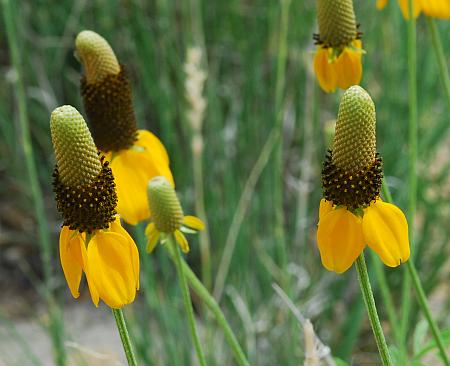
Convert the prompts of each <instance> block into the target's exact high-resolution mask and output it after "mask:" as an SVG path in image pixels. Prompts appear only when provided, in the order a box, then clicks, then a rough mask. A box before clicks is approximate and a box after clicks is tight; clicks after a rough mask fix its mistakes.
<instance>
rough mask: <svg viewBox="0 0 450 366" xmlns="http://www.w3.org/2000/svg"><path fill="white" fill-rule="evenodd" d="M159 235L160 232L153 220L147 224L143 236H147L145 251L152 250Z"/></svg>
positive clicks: (149, 251)
mask: <svg viewBox="0 0 450 366" xmlns="http://www.w3.org/2000/svg"><path fill="white" fill-rule="evenodd" d="M159 235H160V233H159V231H158V230H156V227H155V224H154V223H153V222H151V223H150V224H148V225H147V227H146V229H145V236H146V237H147V248H146V250H147V253H151V252H153V250H154V249H155V247H156V244H158V240H159Z"/></svg>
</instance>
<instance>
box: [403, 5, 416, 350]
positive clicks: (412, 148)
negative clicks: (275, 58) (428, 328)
mask: <svg viewBox="0 0 450 366" xmlns="http://www.w3.org/2000/svg"><path fill="white" fill-rule="evenodd" d="M408 7H409V9H408V12H409V14H410V17H409V20H408V25H407V27H408V32H407V34H408V40H407V41H408V42H407V48H408V51H407V53H408V107H409V125H408V129H409V131H408V133H409V138H408V140H409V161H408V163H409V164H408V165H409V166H408V183H409V184H408V186H409V190H408V212H407V218H408V222H409V223H410V225H409V240H410V243H411V258H410V261H414V250H413V249H414V225H413V223H414V217H415V212H416V203H417V139H418V138H417V59H416V19H415V18H414V16H412V14H413V0H408ZM410 291H411V278H410V276H409V274H408V272H405V275H404V280H403V288H402V312H401V315H402V318H401V323H400V332H401V333H400V334H401V336H402V338H401V340H402V343H405V341H406V337H407V333H408V325H409V315H410V312H411V300H410Z"/></svg>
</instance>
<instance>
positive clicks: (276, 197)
mask: <svg viewBox="0 0 450 366" xmlns="http://www.w3.org/2000/svg"><path fill="white" fill-rule="evenodd" d="M280 5H281V10H280V28H279V38H278V55H277V69H276V84H275V125H276V128H277V129H278V133H279V135H280V138H279V139H277V141H276V142H275V156H274V164H275V166H274V168H275V169H274V174H273V176H274V177H275V179H276V180H278V181H276V182H275V183H276V184H275V185H274V187H273V202H274V207H275V224H274V227H275V242H276V243H277V246H276V248H277V249H278V253H277V256H278V260H279V265H280V267H281V268H284V267H285V265H286V262H287V258H286V237H285V236H286V235H285V232H284V212H283V137H282V136H283V108H282V104H283V103H282V101H283V91H284V88H285V84H286V58H287V36H288V29H289V8H290V5H291V0H280Z"/></svg>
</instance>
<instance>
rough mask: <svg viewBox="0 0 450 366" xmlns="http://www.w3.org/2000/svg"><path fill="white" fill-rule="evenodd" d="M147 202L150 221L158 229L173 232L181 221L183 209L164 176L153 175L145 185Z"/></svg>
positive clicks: (179, 225) (163, 231)
mask: <svg viewBox="0 0 450 366" xmlns="http://www.w3.org/2000/svg"><path fill="white" fill-rule="evenodd" d="M147 195H148V204H149V208H150V212H151V213H152V217H151V219H152V221H153V222H154V224H155V227H156V229H157V230H158V231H160V232H162V233H173V232H174V231H175V230H178V229H179V228H180V227H181V225H182V223H183V218H184V215H183V209H182V208H181V205H180V201H179V200H178V197H177V194H176V192H175V190H174V189H173V187H172V185H171V184H170V183H169V181H168V180H167V179H166V178H164V177H155V178H153V179H152V180H151V181H150V182H149V183H148V187H147Z"/></svg>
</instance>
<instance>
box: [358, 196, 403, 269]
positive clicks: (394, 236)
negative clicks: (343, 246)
mask: <svg viewBox="0 0 450 366" xmlns="http://www.w3.org/2000/svg"><path fill="white" fill-rule="evenodd" d="M362 227H363V233H364V239H365V240H366V243H367V245H368V246H369V247H370V248H372V249H373V250H374V251H375V252H376V253H377V254H378V255H379V256H380V258H381V260H382V261H383V262H384V264H386V265H387V266H389V267H396V266H398V265H399V264H400V263H402V262H405V261H407V260H408V258H409V239H408V222H407V221H406V218H405V215H404V214H403V212H402V211H401V210H400V209H399V208H398V207H397V206H394V205H392V204H390V203H386V202H381V201H379V200H377V201H375V202H374V203H372V204H371V205H370V206H369V207H368V208H367V209H366V210H365V212H364V218H363V223H362Z"/></svg>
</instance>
